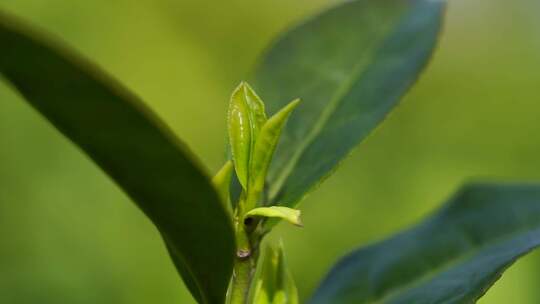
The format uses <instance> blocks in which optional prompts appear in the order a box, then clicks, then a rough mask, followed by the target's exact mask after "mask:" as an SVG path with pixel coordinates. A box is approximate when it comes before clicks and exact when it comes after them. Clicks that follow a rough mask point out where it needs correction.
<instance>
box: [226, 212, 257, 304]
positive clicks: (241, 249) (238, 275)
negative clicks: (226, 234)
mask: <svg viewBox="0 0 540 304" xmlns="http://www.w3.org/2000/svg"><path fill="white" fill-rule="evenodd" d="M241 218H242V217H240V219H241ZM245 228H246V227H245V225H244V223H243V221H241V220H239V219H238V218H237V220H236V243H237V246H238V248H237V252H236V257H235V262H234V268H233V277H232V282H231V287H230V297H229V303H230V304H248V300H249V299H248V296H249V290H250V287H251V282H252V280H253V275H254V273H255V267H256V265H257V254H256V250H257V249H256V248H252V246H251V244H250V238H249V233H248V232H247V231H246V230H245Z"/></svg>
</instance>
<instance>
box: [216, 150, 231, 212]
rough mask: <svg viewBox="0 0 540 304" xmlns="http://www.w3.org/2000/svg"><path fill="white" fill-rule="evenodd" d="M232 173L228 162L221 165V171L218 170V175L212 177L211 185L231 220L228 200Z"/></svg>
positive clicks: (229, 200)
mask: <svg viewBox="0 0 540 304" xmlns="http://www.w3.org/2000/svg"><path fill="white" fill-rule="evenodd" d="M232 173H233V164H232V162H231V161H230V160H229V161H227V162H226V163H225V165H223V167H222V168H221V169H219V171H218V173H216V175H214V177H213V178H212V183H213V184H214V187H216V191H217V193H218V194H219V196H220V198H221V202H222V203H223V206H224V207H225V208H224V209H225V210H226V211H227V213H228V214H229V216H231V218H232V213H233V212H232V205H231V198H230V188H231V187H230V186H231V179H232Z"/></svg>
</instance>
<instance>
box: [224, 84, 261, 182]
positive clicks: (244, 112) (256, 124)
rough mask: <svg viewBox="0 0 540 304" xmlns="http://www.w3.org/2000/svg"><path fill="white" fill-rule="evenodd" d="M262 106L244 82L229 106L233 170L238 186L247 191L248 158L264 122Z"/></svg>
mask: <svg viewBox="0 0 540 304" xmlns="http://www.w3.org/2000/svg"><path fill="white" fill-rule="evenodd" d="M264 111H265V110H264V104H263V103H262V101H261V100H260V98H259V97H258V96H257V94H256V93H255V92H254V91H253V90H252V89H251V88H250V87H249V85H248V84H247V83H245V82H242V83H240V85H239V86H238V87H237V88H236V89H235V90H234V92H233V94H232V96H231V101H230V104H229V113H228V130H229V142H230V147H231V152H232V158H233V162H234V168H235V170H236V175H237V177H238V180H239V181H240V184H241V185H242V187H243V188H244V189H248V179H249V163H250V156H251V154H252V151H253V149H254V146H255V141H256V140H257V136H258V134H259V131H260V129H261V127H262V125H263V124H264V123H265V121H266V114H265V112H264Z"/></svg>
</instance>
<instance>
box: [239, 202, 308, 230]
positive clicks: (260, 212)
mask: <svg viewBox="0 0 540 304" xmlns="http://www.w3.org/2000/svg"><path fill="white" fill-rule="evenodd" d="M300 215H301V211H300V210H297V209H292V208H288V207H282V206H271V207H260V208H255V209H251V210H250V211H249V212H248V213H246V218H248V217H267V218H279V219H284V220H286V221H287V222H289V223H291V224H293V225H296V226H299V227H303V226H304V224H302V220H301V219H300Z"/></svg>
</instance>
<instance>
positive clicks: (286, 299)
mask: <svg viewBox="0 0 540 304" xmlns="http://www.w3.org/2000/svg"><path fill="white" fill-rule="evenodd" d="M253 290H254V292H253V295H252V297H253V300H252V303H254V304H298V291H297V289H296V284H295V283H294V280H293V278H292V275H291V273H290V272H289V270H288V269H287V265H286V263H285V255H284V253H283V245H280V246H279V247H277V248H274V247H272V246H267V247H266V250H265V253H264V256H263V258H262V262H261V266H260V267H259V269H258V271H257V274H256V280H255V283H254V287H253Z"/></svg>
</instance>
